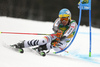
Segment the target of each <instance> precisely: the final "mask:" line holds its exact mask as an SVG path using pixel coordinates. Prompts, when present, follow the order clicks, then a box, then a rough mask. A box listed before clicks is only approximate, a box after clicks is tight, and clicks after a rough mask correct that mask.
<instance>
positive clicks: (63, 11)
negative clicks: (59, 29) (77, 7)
mask: <svg viewBox="0 0 100 67" xmlns="http://www.w3.org/2000/svg"><path fill="white" fill-rule="evenodd" d="M63 17H68V20H70V21H71V12H70V11H69V10H68V9H66V8H63V9H61V10H60V12H59V18H63Z"/></svg>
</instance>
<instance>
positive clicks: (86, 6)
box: [55, 0, 91, 57]
mask: <svg viewBox="0 0 100 67" xmlns="http://www.w3.org/2000/svg"><path fill="white" fill-rule="evenodd" d="M78 8H79V9H80V13H79V21H78V27H77V30H76V33H75V35H74V37H73V39H72V40H71V42H70V43H69V45H68V46H67V47H66V48H64V49H63V50H61V51H58V52H55V53H60V52H63V51H65V50H66V49H68V48H69V47H70V46H71V44H72V42H73V41H74V39H75V37H76V35H77V32H78V29H79V26H80V22H81V14H82V10H89V26H90V48H89V57H91V0H80V3H79V4H78Z"/></svg>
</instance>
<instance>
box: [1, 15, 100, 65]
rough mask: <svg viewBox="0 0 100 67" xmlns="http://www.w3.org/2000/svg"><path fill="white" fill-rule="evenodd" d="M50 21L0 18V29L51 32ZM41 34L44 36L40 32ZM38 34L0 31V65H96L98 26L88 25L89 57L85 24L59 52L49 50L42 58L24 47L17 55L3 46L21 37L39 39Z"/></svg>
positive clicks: (99, 61)
mask: <svg viewBox="0 0 100 67" xmlns="http://www.w3.org/2000/svg"><path fill="white" fill-rule="evenodd" d="M52 26H53V23H51V22H42V21H32V20H25V19H17V18H9V17H0V32H24V33H45V34H51V33H53V31H52ZM43 36H44V35H43ZM43 36H40V35H22V34H0V67H100V29H98V28H93V27H92V57H89V56H88V54H89V27H87V26H80V28H79V31H78V34H77V36H76V38H75V40H74V42H73V43H72V45H71V46H70V47H69V48H68V49H67V50H66V51H69V53H66V52H62V53H60V54H53V50H51V52H50V53H49V54H47V55H46V56H45V57H42V56H40V55H38V54H37V53H35V52H34V51H32V50H31V49H30V48H26V49H24V50H25V53H23V54H20V53H18V52H15V51H13V50H11V49H9V48H7V47H5V46H4V45H5V44H6V45H10V44H14V43H17V42H19V41H22V40H30V39H38V38H42V37H43Z"/></svg>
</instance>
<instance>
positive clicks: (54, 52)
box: [53, 46, 69, 54]
mask: <svg viewBox="0 0 100 67" xmlns="http://www.w3.org/2000/svg"><path fill="white" fill-rule="evenodd" d="M57 47H58V48H59V49H61V50H63V49H62V48H61V47H59V46H57ZM64 52H66V53H69V52H68V51H66V50H65V51H64ZM53 53H54V54H56V52H53Z"/></svg>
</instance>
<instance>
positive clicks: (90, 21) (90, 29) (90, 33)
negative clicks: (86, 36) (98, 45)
mask: <svg viewBox="0 0 100 67" xmlns="http://www.w3.org/2000/svg"><path fill="white" fill-rule="evenodd" d="M89 1H90V9H89V26H90V49H89V57H91V47H92V36H91V0H89Z"/></svg>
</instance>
